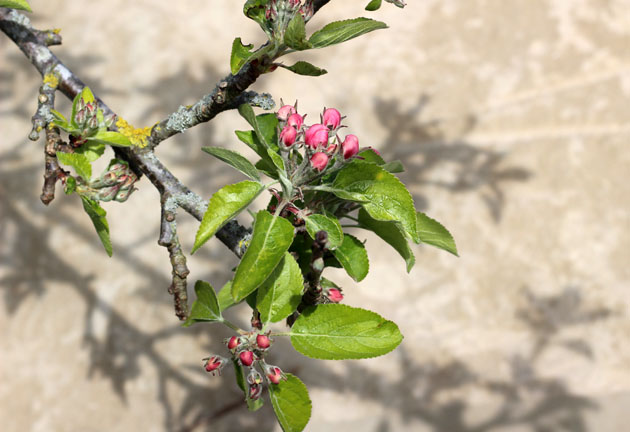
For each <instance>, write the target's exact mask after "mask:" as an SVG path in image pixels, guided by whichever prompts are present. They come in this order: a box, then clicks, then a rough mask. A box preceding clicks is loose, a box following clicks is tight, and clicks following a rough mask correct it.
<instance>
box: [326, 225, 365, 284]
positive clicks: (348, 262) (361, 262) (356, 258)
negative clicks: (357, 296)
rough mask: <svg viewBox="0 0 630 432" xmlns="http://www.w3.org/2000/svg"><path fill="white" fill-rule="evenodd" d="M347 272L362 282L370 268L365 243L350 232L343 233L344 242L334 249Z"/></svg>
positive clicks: (334, 253)
mask: <svg viewBox="0 0 630 432" xmlns="http://www.w3.org/2000/svg"><path fill="white" fill-rule="evenodd" d="M332 253H333V255H334V256H335V258H337V261H339V263H340V264H341V265H342V266H343V268H344V269H345V270H346V273H348V275H349V276H350V277H351V278H352V279H354V280H355V281H357V282H361V281H362V280H363V279H365V277H366V276H367V274H368V271H369V270H370V262H369V260H368V255H367V251H366V250H365V246H363V243H361V242H360V241H359V239H357V238H356V237H354V236H352V235H350V234H344V235H343V243H342V244H341V246H339V247H338V248H337V249H335V250H333V251H332Z"/></svg>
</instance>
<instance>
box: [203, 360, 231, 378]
mask: <svg viewBox="0 0 630 432" xmlns="http://www.w3.org/2000/svg"><path fill="white" fill-rule="evenodd" d="M204 360H205V362H206V363H205V365H204V368H205V369H206V372H211V373H212V375H214V373H215V372H217V373H218V374H219V375H221V369H222V368H223V366H225V363H226V361H227V360H226V359H224V358H223V357H221V356H212V357H208V358H206V359H204Z"/></svg>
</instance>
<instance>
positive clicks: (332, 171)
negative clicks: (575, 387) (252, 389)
mask: <svg viewBox="0 0 630 432" xmlns="http://www.w3.org/2000/svg"><path fill="white" fill-rule="evenodd" d="M239 112H240V114H241V115H242V116H243V117H244V118H245V120H246V121H247V122H248V123H249V125H250V126H251V127H252V130H249V131H237V132H236V135H237V137H238V138H239V139H240V140H241V141H242V142H243V143H245V144H246V145H247V146H248V147H250V148H251V149H252V150H253V151H254V152H255V153H256V154H257V155H258V156H259V157H260V159H259V160H258V161H257V162H256V163H255V164H254V163H252V162H250V161H249V160H248V159H247V158H245V157H244V156H243V155H241V154H240V153H238V152H235V151H232V150H228V149H223V148H218V147H204V148H203V150H204V151H206V152H207V153H209V154H211V155H213V156H215V157H217V158H218V159H220V160H222V161H224V162H226V163H228V164H229V165H231V166H232V167H234V168H236V169H237V170H239V171H240V172H241V173H243V174H244V175H245V176H247V177H248V178H249V180H244V181H242V182H239V183H236V184H231V185H227V186H225V187H223V188H221V189H219V190H218V191H217V192H216V193H215V194H214V195H213V196H212V197H211V199H210V202H209V206H208V210H207V211H206V213H205V215H204V218H203V221H202V222H201V225H200V227H199V230H198V232H197V235H196V238H195V243H194V249H193V252H194V251H196V250H197V249H199V248H200V247H201V246H202V245H203V244H204V243H205V242H206V241H207V240H208V239H210V238H211V237H212V236H213V235H214V234H215V233H216V232H217V231H218V230H219V229H220V228H221V227H222V226H224V225H225V224H226V223H227V222H228V221H230V220H232V219H233V218H234V217H236V216H237V215H238V214H239V213H241V212H243V211H244V210H245V209H247V207H248V206H249V205H250V204H251V203H252V201H253V200H254V199H255V198H256V197H258V196H259V195H260V194H261V193H262V192H263V191H265V190H270V191H271V192H273V193H272V196H271V198H270V201H269V204H268V207H267V209H266V210H261V211H259V212H258V213H256V215H255V221H254V227H253V233H252V236H251V240H250V241H249V246H248V248H247V250H246V252H245V254H244V255H243V257H242V259H241V261H240V263H239V265H238V266H237V267H236V271H235V274H234V277H233V279H232V280H231V281H229V282H228V283H227V284H226V285H225V286H224V287H223V288H222V289H221V290H220V291H219V292H218V295H216V300H208V299H209V298H214V296H215V292H214V290H213V289H212V288H210V287H209V285H208V284H206V285H203V287H204V288H199V291H198V292H197V294H198V299H197V301H196V302H195V303H194V305H193V308H192V311H191V314H190V318H189V320H188V322H187V325H190V324H192V323H194V322H201V321H205V322H225V321H224V318H223V317H222V312H223V311H224V310H225V309H227V308H229V307H232V306H234V305H236V304H239V303H241V302H246V303H247V304H248V305H249V306H250V307H251V308H252V309H253V314H254V316H255V317H257V320H258V321H259V323H260V331H265V330H267V329H268V326H269V325H271V324H274V323H278V322H280V321H283V320H285V319H287V324H289V325H291V331H290V332H289V333H288V334H286V335H288V336H290V338H291V343H292V345H293V347H294V348H295V349H296V350H297V351H299V352H300V353H302V354H304V355H306V356H309V357H312V358H317V359H329V360H330V359H333V360H339V359H361V358H368V357H374V356H379V355H383V354H386V353H388V352H390V351H391V350H393V349H394V348H395V347H396V346H397V345H398V344H399V343H400V342H401V340H402V335H401V334H400V332H399V330H398V327H397V326H396V324H394V323H393V322H391V321H387V320H386V319H384V318H383V317H381V316H379V315H378V314H376V313H374V312H371V311H367V310H364V309H359V308H354V307H350V306H346V305H342V304H336V303H334V302H333V301H332V300H331V299H330V297H329V296H328V295H327V293H328V292H329V290H330V289H331V288H334V289H336V290H338V291H339V290H340V288H339V287H338V286H337V285H336V284H334V283H333V282H332V281H330V280H328V279H326V278H324V277H322V276H321V274H322V272H323V271H324V270H325V268H326V267H341V268H343V269H345V271H346V272H347V273H348V275H349V276H350V277H352V278H353V279H354V280H355V281H357V282H358V281H361V280H363V279H364V278H365V277H366V275H367V274H368V270H369V261H368V254H367V251H366V249H365V246H364V244H363V242H362V241H360V240H359V239H358V238H356V237H355V236H353V235H351V234H349V233H347V232H344V225H342V223H343V220H344V219H347V220H349V221H350V222H351V223H352V224H353V225H352V227H353V228H361V229H363V230H367V231H372V232H374V233H375V234H376V235H377V236H379V237H380V238H381V239H383V240H384V241H385V242H386V243H388V244H389V245H391V246H392V247H393V248H394V249H395V250H396V251H397V252H398V253H399V254H400V255H401V256H402V258H403V259H404V260H405V263H406V268H407V270H408V271H409V270H411V268H412V267H413V265H414V263H415V257H414V255H413V252H412V250H411V247H410V244H409V242H410V241H411V242H414V243H420V242H424V243H427V244H431V245H434V246H437V247H439V248H442V249H445V250H447V251H449V252H451V253H453V254H457V250H456V247H455V243H454V241H453V238H452V237H451V235H450V234H449V233H448V231H447V230H446V229H445V228H444V227H443V226H442V225H440V224H439V223H438V222H436V221H435V220H433V219H431V218H429V217H428V216H426V215H425V214H423V213H420V212H417V211H416V210H415V208H414V204H413V199H412V197H411V194H410V193H409V192H408V191H407V189H406V187H405V186H404V185H403V183H401V182H400V180H399V179H398V178H397V177H396V176H395V173H398V172H401V171H402V169H403V168H402V164H401V163H400V162H398V161H395V162H389V163H387V162H386V161H385V160H384V159H383V158H382V157H381V156H380V155H379V154H377V153H376V152H375V151H374V150H372V149H364V150H362V151H360V152H359V153H358V154H357V155H356V156H354V157H352V158H349V159H348V160H343V157H342V156H341V155H340V154H338V155H337V156H334V157H333V159H331V162H329V164H328V167H327V168H326V169H324V170H323V171H321V172H319V171H318V170H317V169H315V168H313V167H312V166H309V165H308V150H307V149H306V146H304V148H305V151H306V152H307V154H305V155H302V154H301V153H300V151H299V150H298V148H297V147H295V148H293V149H290V150H288V151H287V149H286V148H282V146H283V143H282V142H280V141H279V130H280V126H281V123H280V122H279V120H278V117H277V116H276V115H274V114H272V113H265V114H260V115H255V113H254V111H253V110H252V108H251V107H250V106H249V105H242V106H241V107H240V108H239ZM335 157H336V158H338V160H336V159H334V158H335ZM305 165H306V166H308V169H309V171H308V173H307V175H304V174H303V171H302V170H300V167H303V166H305ZM263 176H267V177H270V179H271V180H270V182H269V183H264V182H263V181H262V178H263ZM275 184H280V185H281V189H282V190H281V191H275V190H273V189H272V186H273V185H275ZM289 209H290V210H291V211H289ZM272 212H273V213H272ZM324 233H325V234H324ZM318 238H319V239H320V240H318ZM318 242H319V243H318ZM318 252H321V253H320V254H319V255H318ZM201 290H203V292H201ZM212 305H216V306H212ZM213 309H214V310H213ZM271 334H272V335H274V333H273V332H272V333H271ZM236 362H237V363H238V361H237V360H236ZM285 388H286V389H285ZM269 389H270V396H271V400H272V402H273V405H274V409H275V410H276V413H277V415H278V419H279V421H280V423H281V424H282V426H283V428H284V429H285V430H301V429H299V428H296V427H294V426H291V425H290V424H285V423H283V422H287V421H298V420H299V419H302V420H303V415H306V413H302V414H300V415H302V417H299V416H298V417H296V415H297V413H295V412H292V414H291V415H286V413H284V411H283V406H284V404H283V402H282V399H281V398H280V399H278V398H279V396H278V394H283V391H284V394H290V395H291V398H296V397H298V396H297V395H298V394H299V395H302V396H300V397H302V398H303V399H304V401H303V402H304V403H302V404H301V406H310V404H307V403H306V401H307V400H308V393H307V392H306V390H305V387H303V385H302V384H301V383H300V382H299V380H298V379H297V378H296V377H292V378H291V379H290V380H287V381H281V382H280V383H278V384H270V385H269ZM283 389H285V390H283ZM298 390H299V391H298ZM246 395H247V393H246ZM274 401H275V402H274ZM293 403H294V402H291V403H289V402H288V401H286V405H287V406H288V405H291V406H292V404H293ZM256 406H257V407H259V405H256ZM306 418H307V419H308V417H306ZM287 419H290V420H287Z"/></svg>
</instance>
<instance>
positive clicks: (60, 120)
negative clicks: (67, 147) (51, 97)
mask: <svg viewBox="0 0 630 432" xmlns="http://www.w3.org/2000/svg"><path fill="white" fill-rule="evenodd" d="M0 1H1V0H0ZM50 113H51V114H52V115H53V117H54V120H53V123H55V125H57V126H59V127H60V128H61V129H63V130H66V129H69V128H70V124H69V123H68V120H67V119H66V118H65V117H64V116H63V114H61V113H60V112H59V111H57V110H54V109H51V110H50Z"/></svg>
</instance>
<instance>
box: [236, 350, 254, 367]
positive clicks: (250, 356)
mask: <svg viewBox="0 0 630 432" xmlns="http://www.w3.org/2000/svg"><path fill="white" fill-rule="evenodd" d="M238 358H239V359H240V360H241V364H242V365H243V366H251V365H252V363H254V353H253V352H251V351H243V352H241V353H240V354H239V355H238Z"/></svg>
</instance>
